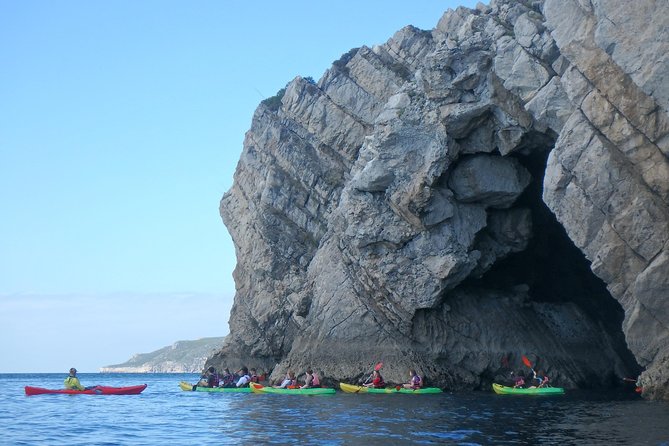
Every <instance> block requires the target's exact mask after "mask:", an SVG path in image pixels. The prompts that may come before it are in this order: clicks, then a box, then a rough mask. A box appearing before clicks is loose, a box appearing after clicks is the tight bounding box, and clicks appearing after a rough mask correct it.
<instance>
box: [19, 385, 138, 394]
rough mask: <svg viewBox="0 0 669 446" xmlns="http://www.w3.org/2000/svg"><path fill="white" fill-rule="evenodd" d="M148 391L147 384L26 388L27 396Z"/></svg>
mask: <svg viewBox="0 0 669 446" xmlns="http://www.w3.org/2000/svg"><path fill="white" fill-rule="evenodd" d="M144 389H146V384H142V385H140V386H130V387H108V386H96V387H93V388H91V389H87V390H74V389H43V388H41V387H30V386H26V395H28V396H30V395H44V394H47V393H64V394H67V395H137V394H140V393H142V391H143V390H144Z"/></svg>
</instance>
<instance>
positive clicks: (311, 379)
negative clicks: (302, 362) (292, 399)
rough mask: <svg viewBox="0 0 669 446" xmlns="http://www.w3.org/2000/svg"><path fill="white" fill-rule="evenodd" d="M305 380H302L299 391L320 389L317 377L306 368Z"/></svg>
mask: <svg viewBox="0 0 669 446" xmlns="http://www.w3.org/2000/svg"><path fill="white" fill-rule="evenodd" d="M305 375H306V378H305V379H304V385H303V386H302V387H300V389H309V388H313V387H320V386H321V381H320V380H319V379H318V375H317V374H316V373H315V372H314V371H313V370H311V368H308V369H307V371H306V372H305Z"/></svg>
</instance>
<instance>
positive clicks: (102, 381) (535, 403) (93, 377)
mask: <svg viewBox="0 0 669 446" xmlns="http://www.w3.org/2000/svg"><path fill="white" fill-rule="evenodd" d="M65 376H66V373H58V374H0V444H1V445H40V446H43V445H48V446H60V445H63V446H72V445H149V446H151V445H160V446H164V445H169V446H178V445H213V444H215V445H229V444H230V445H237V444H240V445H251V444H253V445H263V444H277V445H283V444H292V445H358V444H360V445H394V444H397V445H401V444H407V445H414V444H417V445H420V444H426V445H429V444H452V445H561V446H566V445H664V446H669V403H667V402H651V401H645V400H643V399H641V398H639V397H638V396H637V395H636V394H634V392H633V391H629V390H628V391H624V390H620V391H616V392H609V391H607V392H585V391H567V393H566V394H565V395H562V396H522V395H496V394H494V393H493V392H492V390H490V391H477V392H473V391H462V392H445V393H443V394H437V395H403V394H388V395H378V394H377V395H374V394H345V393H342V392H337V393H336V394H335V395H324V396H298V395H256V394H224V393H216V394H213V393H204V392H184V391H182V390H181V389H180V388H179V385H178V384H179V382H180V381H188V382H195V381H196V380H197V378H198V376H197V375H194V374H98V373H90V374H86V373H80V374H79V378H80V380H81V382H82V384H83V385H85V386H92V385H98V384H99V385H107V386H119V387H121V386H131V385H138V384H148V387H147V388H146V390H144V392H143V393H142V394H140V395H126V396H104V395H36V396H26V395H25V392H24V386H26V385H30V386H35V387H46V388H61V386H62V384H63V379H64V378H65Z"/></svg>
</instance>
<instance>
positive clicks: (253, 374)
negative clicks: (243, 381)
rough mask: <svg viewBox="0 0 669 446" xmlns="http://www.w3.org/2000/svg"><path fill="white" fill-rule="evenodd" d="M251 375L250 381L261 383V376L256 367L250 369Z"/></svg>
mask: <svg viewBox="0 0 669 446" xmlns="http://www.w3.org/2000/svg"><path fill="white" fill-rule="evenodd" d="M249 376H250V377H251V381H250V382H252V383H260V376H258V372H257V371H256V369H251V370H250V371H249Z"/></svg>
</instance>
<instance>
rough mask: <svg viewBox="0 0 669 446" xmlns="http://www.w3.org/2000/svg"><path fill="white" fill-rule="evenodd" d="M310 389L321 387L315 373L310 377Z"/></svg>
mask: <svg viewBox="0 0 669 446" xmlns="http://www.w3.org/2000/svg"><path fill="white" fill-rule="evenodd" d="M311 376H312V378H311V387H320V386H321V381H320V380H319V379H318V375H316V374H315V373H314V374H313V375H311Z"/></svg>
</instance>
